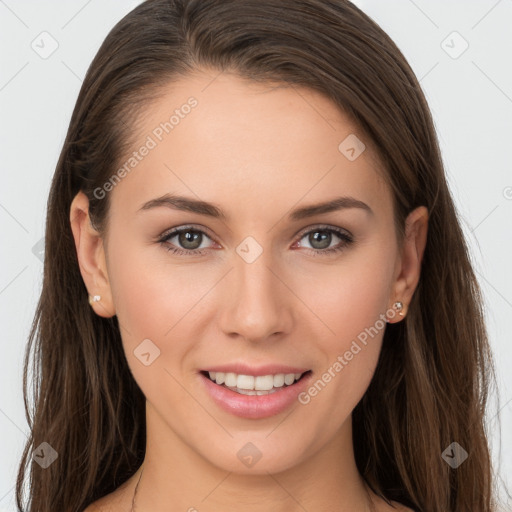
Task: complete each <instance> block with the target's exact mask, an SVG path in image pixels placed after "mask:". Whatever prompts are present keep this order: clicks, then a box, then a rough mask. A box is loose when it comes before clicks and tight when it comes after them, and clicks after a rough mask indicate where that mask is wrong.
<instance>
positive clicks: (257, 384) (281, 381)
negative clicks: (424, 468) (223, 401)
mask: <svg viewBox="0 0 512 512" xmlns="http://www.w3.org/2000/svg"><path fill="white" fill-rule="evenodd" d="M208 373H209V375H210V379H211V380H212V381H214V382H216V383H217V384H219V385H221V384H224V385H225V386H226V387H228V388H236V389H237V390H241V391H240V392H241V393H242V394H251V395H252V394H260V393H259V392H260V391H261V392H262V393H261V394H268V393H267V392H268V391H270V390H272V389H274V388H281V387H283V386H284V385H285V384H286V385H287V386H291V385H292V384H293V383H294V382H295V381H296V380H299V379H300V377H301V376H302V373H286V374H284V373H278V374H276V375H260V376H258V377H254V376H253V375H238V374H236V373H224V372H208ZM243 390H246V391H256V393H243V392H242V391H243Z"/></svg>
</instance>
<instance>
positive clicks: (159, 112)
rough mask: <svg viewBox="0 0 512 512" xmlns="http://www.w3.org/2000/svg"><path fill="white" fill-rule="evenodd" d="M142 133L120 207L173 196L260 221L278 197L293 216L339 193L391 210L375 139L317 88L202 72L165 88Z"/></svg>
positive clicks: (119, 191)
mask: <svg viewBox="0 0 512 512" xmlns="http://www.w3.org/2000/svg"><path fill="white" fill-rule="evenodd" d="M134 129H135V132H136V133H137V137H136V140H137V142H136V143H135V144H134V146H133V151H134V153H133V155H132V156H130V154H127V155H126V156H125V158H124V160H123V161H122V163H121V166H123V165H125V164H127V163H128V166H126V165H125V168H126V170H127V171H128V172H126V173H124V174H125V175H126V177H125V178H123V180H122V182H121V183H120V184H119V185H118V186H116V187H115V190H113V193H112V194H113V197H112V206H113V207H114V209H118V208H124V209H131V210H134V211H135V210H136V209H137V208H138V207H140V206H141V205H142V204H143V203H144V202H146V201H148V200H150V199H153V198H155V197H158V196H161V195H162V194H165V193H182V194H187V195H189V196H197V198H201V199H205V200H209V201H212V202H215V203H218V204H220V205H223V204H225V205H231V206H233V207H234V208H236V207H240V209H242V210H244V209H245V210H246V211H247V213H249V212H251V214H252V215H254V207H257V208H258V210H261V209H262V208H265V207H269V208H272V207H273V208H275V204H276V199H278V200H279V202H280V203H281V204H282V205H284V206H286V207H287V208H286V209H289V208H291V207H292V206H293V205H295V204H296V203H298V202H303V203H304V204H307V203H312V202H315V201H319V200H325V199H328V198H329V197H330V196H333V197H334V195H340V194H341V195H351V196H355V197H357V198H358V199H361V200H363V201H365V202H372V201H373V202H375V200H376V199H375V198H377V197H378V202H379V204H380V207H381V208H384V209H386V208H387V209H389V208H390V204H391V196H390V191H389V190H388V187H387V185H386V184H385V183H384V180H383V179H382V177H381V174H382V171H381V170H380V168H379V167H380V166H379V162H378V159H377V158H376V156H375V152H374V151H373V148H372V145H371V143H370V141H369V140H366V138H365V136H364V134H362V133H361V131H360V130H359V129H358V127H357V126H356V125H355V123H353V122H352V121H351V120H350V118H349V117H348V116H347V115H346V114H345V113H343V112H342V111H341V110H340V109H339V108H337V106H336V105H335V104H334V103H333V102H332V101H331V100H329V99H328V98H326V97H325V96H323V95H321V94H320V93H318V92H315V91H312V90H310V89H305V88H302V87H300V88H299V87H296V86H287V85H283V84H277V83H272V84H271V83H256V82H253V81H249V80H246V79H243V78H241V77H239V76H237V75H234V74H231V73H226V72H223V73H220V74H219V72H199V73H194V74H193V75H190V76H187V77H182V78H180V79H179V80H177V81H173V82H172V83H169V84H168V85H167V86H166V87H164V88H162V89H161V90H160V94H159V95H158V97H157V99H155V100H153V101H152V102H150V103H148V104H147V105H146V106H145V108H144V109H143V111H142V115H140V116H139V118H138V120H137V122H136V123H135V126H134ZM363 145H364V146H363ZM144 147H146V149H144ZM129 160H130V162H129ZM326 195H327V196H329V197H326ZM302 198H303V199H302ZM372 198H373V199H372ZM376 206H377V209H378V208H379V205H376ZM251 208H252V210H251ZM227 213H230V212H227ZM232 213H233V214H236V215H238V214H239V213H241V211H233V212H232Z"/></svg>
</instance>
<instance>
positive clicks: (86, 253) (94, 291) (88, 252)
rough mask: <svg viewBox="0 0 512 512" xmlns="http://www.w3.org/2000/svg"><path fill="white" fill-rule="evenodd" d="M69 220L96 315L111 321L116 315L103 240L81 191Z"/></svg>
mask: <svg viewBox="0 0 512 512" xmlns="http://www.w3.org/2000/svg"><path fill="white" fill-rule="evenodd" d="M69 220H70V224H71V231H72V232H73V238H74V240H75V248H76V254H77V259H78V264H79V267H80V273H81V275H82V279H83V280H84V284H85V287H86V288H87V290H88V293H89V304H90V305H91V307H92V308H93V309H94V311H95V312H96V314H98V315H99V316H102V317H104V318H110V317H112V316H114V315H115V308H114V304H113V300H112V293H111V288H110V281H109V279H108V271H107V265H106V258H105V248H104V244H103V239H102V237H101V235H100V233H99V232H98V231H97V230H96V229H95V228H94V227H93V226H92V224H91V219H90V217H89V200H88V199H87V196H86V195H85V194H84V193H83V192H81V191H80V192H79V193H78V194H77V195H76V196H75V197H74V199H73V201H72V203H71V208H70V217H69Z"/></svg>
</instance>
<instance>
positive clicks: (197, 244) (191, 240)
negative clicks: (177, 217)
mask: <svg viewBox="0 0 512 512" xmlns="http://www.w3.org/2000/svg"><path fill="white" fill-rule="evenodd" d="M204 237H206V238H210V237H209V236H208V235H207V234H206V233H205V232H204V231H202V230H200V229H194V228H193V227H191V226H187V227H182V228H179V229H174V230H173V231H171V232H169V233H167V234H165V235H164V236H163V237H162V238H161V239H160V240H159V242H160V243H161V244H163V245H164V246H165V248H166V249H167V250H168V251H170V252H172V253H174V254H180V255H187V254H188V255H191V256H192V255H193V256H198V255H199V256H200V255H202V254H204V253H205V252H206V251H204V247H203V248H201V245H202V241H203V238H204ZM173 238H177V244H178V245H181V246H182V247H184V249H180V248H179V247H173V245H176V244H171V245H169V242H170V241H171V240H172V239H173Z"/></svg>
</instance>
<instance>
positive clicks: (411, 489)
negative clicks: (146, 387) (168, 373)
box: [16, 0, 496, 512]
mask: <svg viewBox="0 0 512 512" xmlns="http://www.w3.org/2000/svg"><path fill="white" fill-rule="evenodd" d="M199 68H209V69H213V70H218V72H221V71H231V72H235V73H237V74H238V75H239V76H242V77H246V78H248V79H250V80H257V81H260V82H278V83H283V84H288V85H292V86H302V87H308V88H310V89H312V90H315V91H319V92H320V93H322V94H324V95H325V96H326V97H327V98H329V99H330V100H332V101H333V102H334V103H335V104H336V105H337V106H338V107H339V108H340V109H343V111H344V112H345V113H346V114H348V115H349V116H350V117H351V119H352V120H353V121H354V122H355V123H357V125H358V127H359V128H360V130H361V133H363V134H365V135H366V137H367V138H368V140H369V141H371V143H372V144H373V145H374V146H375V148H376V149H377V152H378V155H379V159H380V162H381V164H382V167H383V169H384V170H385V175H386V179H387V181H388V183H389V186H390V187H391V190H392V192H393V198H394V215H395V224H396V230H397V234H398V236H399V237H403V234H404V221H405V218H406V216H407V214H408V213H409V212H411V211H412V210H413V209H414V208H415V207H417V206H421V205H424V206H426V207H427V208H428V210H429V230H428V240H427V246H426V249H425V253H424V257H423V263H422V272H421V277H420V281H419V284H418V287H417V290H416V292H415V294H414V296H413V300H412V303H411V304H410V305H409V312H408V316H407V317H406V319H405V320H404V321H402V322H399V323H395V324H389V325H388V326H387V328H386V331H385V334H384V340H383V346H382V351H381V354H380V359H379V363H378V366H377V369H376V372H375V375H374V378H373V380H372V382H371V384H370V386H369V388H368V390H367V392H366V394H365V395H364V397H363V399H362V400H361V401H360V403H359V404H358V405H357V406H356V408H355V410H354V412H353V424H354V428H353V432H354V439H353V440H354V450H355V455H356V463H357V466H358V469H359V471H360V473H361V475H362V476H363V478H364V479H365V481H366V482H367V483H368V484H369V486H370V487H371V488H372V489H373V490H374V491H375V492H376V493H377V494H379V495H380V496H382V497H384V498H386V499H388V500H395V501H398V502H401V503H403V504H405V505H408V506H410V507H412V508H414V509H417V510H421V511H424V512H432V511H443V512H447V511H453V512H475V511H478V512H492V511H494V510H495V507H496V503H495V498H494V492H495V491H494V485H493V478H494V476H493V470H492V465H491V460H490V453H489V447H488V439H487V437H486V436H487V433H486V425H485V411H486V403H487V396H488V391H489V389H490V388H489V385H490V384H492V382H493V380H494V379H495V371H494V366H493V361H492V355H491V353H490V349H489V344H488V339H487V333H486V328H485V325H484V314H483V301H482V297H481V292H480V289H479V286H478V283H477V280H476V277H475V273H474V271H473V268H472V264H471V261H470V255H469V251H468V247H467V245H466V241H465V239H464V236H463V233H462V230H461V227H460V221H459V218H458V213H457V212H456V209H455V207H454V203H453V200H452V197H451V195H450V192H449V189H448V186H447V181H446V178H445V171H444V168H443V163H442V160H441V155H440V150H439V146H438V142H437V138H436V132H435V129H434V125H433V121H432V117H431V113H430V110H429V108H428V105H427V103H426V100H425V97H424V95H423V92H422V90H421V88H420V85H419V83H418V80H417V79H416V77H415V75H414V73H413V72H412V70H411V68H410V67H409V65H408V63H407V62H406V60H405V58H404V56H403V55H402V53H401V52H400V51H399V49H398V48H397V47H396V45H395V44H394V43H393V42H392V40H391V39H390V38H389V37H388V36H387V35H386V34H385V33H384V32H383V30H382V29H381V28H380V27H379V26H378V25H377V24H376V23H375V22H374V21H372V20H371V19H370V18H369V17H368V16H367V15H365V14H364V13H363V12H362V11H361V10H359V9H358V8H357V7H355V6H354V5H353V4H352V3H350V2H349V1H346V0H147V1H145V2H143V3H142V4H140V5H139V6H138V7H137V8H135V9H134V10H133V11H131V12H130V13H129V14H128V15H127V16H125V17H124V18H123V19H122V20H121V21H120V22H119V23H118V24H117V25H116V26H115V27H114V28H113V29H112V30H111V32H110V33H109V34H108V36H107V38H106V39H105V41H104V43H103V44H102V46H101V48H100V49H99V51H98V53H97V55H96V57H95V58H94V60H93V62H92V64H91V66H90V68H89V70H88V72H87V75H86V77H85V79H84V82H83V84H82V88H81V90H80V93H79V96H78V100H77V103H76V106H75V109H74V111H73V115H72V118H71V122H70V125H69V129H68V132H67V136H66V140H65V142H64V147H63V149H62V152H61V155H60V158H59V161H58V164H57V168H56V171H55V175H54V177H53V181H52V186H51V192H50V196H49V201H48V210H47V219H46V237H45V260H44V279H43V287H42V293H41V297H40V300H39V303H38V306H37V310H36V314H35V318H34V322H33V325H32V329H31V332H30V337H29V342H28V345H27V350H26V355H25V366H24V382H23V384H24V397H25V409H26V414H27V418H28V422H29V427H30V429H31V435H30V438H29V441H28V442H27V444H26V447H25V450H24V453H23V458H22V461H21V464H20V468H19V473H18V480H17V488H16V499H17V505H18V507H19V509H20V510H24V509H23V507H24V506H25V505H24V501H25V496H24V493H23V486H24V481H25V479H26V476H27V474H28V476H29V488H30V494H29V497H28V500H27V507H28V508H26V509H25V510H27V511H28V512H55V511H56V510H58V511H60V512H81V511H82V510H83V509H84V508H86V507H87V506H88V505H89V504H91V503H92V502H94V501H96V500H97V499H99V498H100V497H102V496H104V495H106V494H109V493H111V492H112V491H113V490H115V489H116V488H117V487H118V486H119V485H120V484H122V483H123V482H124V481H126V480H127V479H128V478H129V477H130V476H132V475H133V474H134V472H135V471H136V470H137V468H138V467H139V466H140V464H141V463H142V460H143V458H144V452H145V435H146V431H145V428H146V426H145V398H144V396H143V394H142V392H141V391H140V389H139V387H138V386H137V384H136V382H135V381H134V379H133V377H132V375H131V373H130V371H129V368H128V365H127V362H126V359H125V355H124V352H123V348H122V343H121V336H120V331H119V325H118V322H117V318H116V317H113V318H109V319H105V318H101V317H99V316H97V315H96V314H95V313H94V312H93V310H92V308H91V307H90V306H89V304H88V300H87V290H86V288H85V285H84V283H83V280H82V277H81V274H80V271H79V266H78V261H77V255H76V249H75V245H74V239H73V236H72V232H71V229H70V219H69V213H70V205H71V202H72V200H73V198H74V196H75V195H76V194H77V193H78V192H79V191H83V192H84V193H85V194H86V195H87V197H88V198H89V202H90V205H89V212H90V215H91V218H92V221H93V223H94V225H95V226H96V227H97V228H98V229H100V231H102V232H103V233H105V229H106V228H107V220H108V208H109V197H108V194H107V196H106V197H105V198H104V199H99V198H98V197H96V195H95V194H94V190H95V189H96V188H97V187H101V185H102V184H104V183H105V182H106V181H107V180H108V179H109V178H110V177H111V176H112V175H113V174H114V171H115V170H116V169H117V166H118V165H119V163H120V162H121V161H122V160H123V156H124V154H125V151H126V150H127V149H128V148H129V146H130V144H131V143H132V142H133V141H134V137H135V135H136V133H135V132H136V130H135V128H133V127H134V126H135V121H136V119H137V116H138V115H139V113H140V108H141V107H142V106H144V105H145V104H147V102H148V101H150V100H151V99H152V98H155V97H156V96H157V95H158V93H159V91H161V90H162V89H161V88H162V87H165V86H166V84H169V83H170V82H172V81H173V80H175V79H177V78H179V77H180V76H186V75H187V73H189V72H191V71H194V70H197V69H199ZM32 352H33V361H32V366H30V354H31V353H32ZM29 367H31V368H32V373H33V387H32V392H33V402H34V403H33V410H32V411H30V406H29V403H28V398H27V395H28V373H29ZM43 442H47V443H49V444H50V445H51V447H52V448H53V449H54V450H55V451H56V452H57V453H58V458H57V459H56V460H55V461H54V462H53V463H52V464H51V465H50V466H49V467H48V468H46V469H42V468H41V467H40V466H39V465H38V464H34V463H33V462H32V457H31V454H32V453H33V450H34V449H35V448H37V447H39V445H40V444H41V443H43ZM452 442H457V443H458V444H459V445H460V446H461V447H462V448H463V449H464V450H466V451H467V452H468V454H469V456H468V458H467V460H465V461H464V462H463V463H462V464H461V465H460V466H459V467H458V468H457V469H453V468H452V467H451V466H450V465H449V464H447V463H446V462H445V460H443V457H442V456H441V454H442V453H443V451H444V450H445V449H446V448H447V447H448V446H449V445H450V444H451V443H452ZM27 469H29V471H27Z"/></svg>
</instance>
